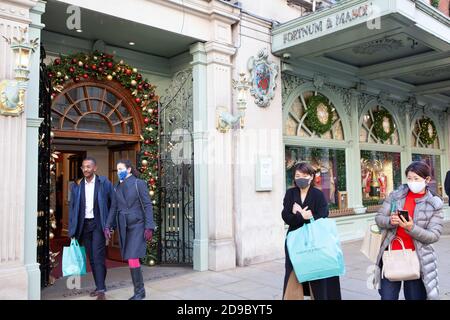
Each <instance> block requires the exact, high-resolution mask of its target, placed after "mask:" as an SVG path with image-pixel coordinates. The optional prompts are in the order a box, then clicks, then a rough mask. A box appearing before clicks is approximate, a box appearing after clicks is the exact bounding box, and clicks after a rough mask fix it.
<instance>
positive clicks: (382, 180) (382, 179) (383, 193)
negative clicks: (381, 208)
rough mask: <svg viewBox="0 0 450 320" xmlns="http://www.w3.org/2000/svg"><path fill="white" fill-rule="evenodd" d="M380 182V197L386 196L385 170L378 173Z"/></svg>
mask: <svg viewBox="0 0 450 320" xmlns="http://www.w3.org/2000/svg"><path fill="white" fill-rule="evenodd" d="M378 183H379V184H380V198H382V199H384V198H386V187H387V177H386V175H385V174H384V172H380V173H379V174H378Z"/></svg>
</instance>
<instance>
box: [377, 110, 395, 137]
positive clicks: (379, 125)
mask: <svg viewBox="0 0 450 320" xmlns="http://www.w3.org/2000/svg"><path fill="white" fill-rule="evenodd" d="M373 117H374V123H373V133H374V134H375V136H376V137H377V138H378V139H380V140H381V141H383V142H384V141H386V140H388V139H389V138H390V137H391V136H392V135H393V134H394V132H395V127H394V120H393V119H392V115H391V114H390V113H389V112H388V111H387V110H385V109H381V110H379V111H375V112H374V113H373ZM384 118H388V119H389V128H390V129H389V132H386V131H384V129H383V121H384Z"/></svg>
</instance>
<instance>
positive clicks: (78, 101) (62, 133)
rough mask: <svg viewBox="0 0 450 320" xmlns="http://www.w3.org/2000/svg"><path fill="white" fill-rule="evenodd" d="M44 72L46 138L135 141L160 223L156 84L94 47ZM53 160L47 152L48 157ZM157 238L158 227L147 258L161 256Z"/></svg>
mask: <svg viewBox="0 0 450 320" xmlns="http://www.w3.org/2000/svg"><path fill="white" fill-rule="evenodd" d="M47 76H48V78H49V79H50V81H51V87H52V89H53V90H52V91H53V93H52V94H51V119H52V120H51V130H52V132H51V139H50V144H52V143H53V142H54V140H55V139H57V138H71V139H74V138H75V139H84V140H89V139H91V140H97V139H103V140H114V141H124V142H134V143H137V145H138V149H137V150H138V154H137V157H136V164H137V169H138V170H139V171H140V178H141V179H143V180H144V181H146V182H147V183H148V187H149V193H150V196H151V198H152V200H153V206H154V219H155V221H156V223H157V225H159V224H160V217H159V210H158V206H159V203H158V199H159V196H158V190H159V188H158V172H159V171H158V169H159V168H158V161H159V156H158V143H159V136H158V134H159V118H158V106H159V102H158V101H159V97H158V96H157V95H156V94H155V86H154V85H152V84H150V83H149V82H148V80H147V79H144V77H143V76H142V74H140V73H139V72H138V70H137V69H136V68H133V67H132V66H130V65H128V64H126V63H124V61H116V60H114V57H113V56H112V55H110V54H106V53H102V52H97V51H96V52H93V53H88V54H86V53H77V54H74V55H70V56H65V57H59V58H57V59H55V60H54V61H53V63H52V64H51V65H50V66H48V70H47ZM54 161H55V158H54V157H51V160H50V162H51V163H52V162H54ZM50 211H52V210H50ZM50 223H51V221H50ZM51 224H52V223H51ZM158 229H159V228H158ZM50 237H51V234H50ZM159 244H160V233H159V230H157V232H155V234H154V237H153V240H152V241H151V243H149V244H148V247H147V248H148V249H147V256H146V259H145V261H144V262H145V263H146V264H149V265H154V264H155V263H157V262H158V261H159V260H160V257H159Z"/></svg>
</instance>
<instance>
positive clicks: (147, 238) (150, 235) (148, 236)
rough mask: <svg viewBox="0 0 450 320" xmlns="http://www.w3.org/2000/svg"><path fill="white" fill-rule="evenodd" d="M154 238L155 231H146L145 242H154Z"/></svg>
mask: <svg viewBox="0 0 450 320" xmlns="http://www.w3.org/2000/svg"><path fill="white" fill-rule="evenodd" d="M152 238H153V229H145V230H144V239H145V241H152Z"/></svg>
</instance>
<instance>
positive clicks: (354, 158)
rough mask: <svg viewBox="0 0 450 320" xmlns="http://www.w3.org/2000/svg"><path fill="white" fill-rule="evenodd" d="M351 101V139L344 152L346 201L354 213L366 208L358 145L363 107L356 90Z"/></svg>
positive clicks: (363, 211) (363, 210)
mask: <svg viewBox="0 0 450 320" xmlns="http://www.w3.org/2000/svg"><path fill="white" fill-rule="evenodd" d="M351 101H352V103H351V126H352V128H351V129H352V130H351V131H352V141H351V147H350V148H347V149H346V152H345V159H346V175H347V192H348V201H349V207H350V208H353V209H354V211H355V213H365V212H366V208H365V207H364V206H363V201H362V200H363V199H362V181H361V149H360V147H359V130H360V125H359V120H360V116H361V115H360V110H362V109H363V108H364V105H362V101H361V100H360V99H359V95H358V93H357V92H354V93H353V95H352V100H351ZM352 164H354V165H352Z"/></svg>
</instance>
